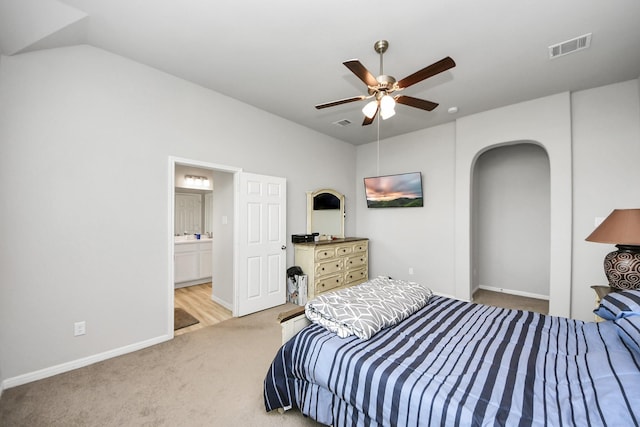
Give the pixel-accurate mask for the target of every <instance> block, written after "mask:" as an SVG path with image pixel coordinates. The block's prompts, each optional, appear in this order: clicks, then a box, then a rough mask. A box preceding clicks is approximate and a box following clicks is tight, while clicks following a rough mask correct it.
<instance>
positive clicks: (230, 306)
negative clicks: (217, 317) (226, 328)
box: [211, 295, 233, 311]
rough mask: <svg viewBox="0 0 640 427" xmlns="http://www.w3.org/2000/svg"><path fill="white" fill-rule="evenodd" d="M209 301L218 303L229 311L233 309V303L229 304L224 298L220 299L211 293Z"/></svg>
mask: <svg viewBox="0 0 640 427" xmlns="http://www.w3.org/2000/svg"><path fill="white" fill-rule="evenodd" d="M211 301H213V302H215V303H218V304H220V305H221V306H223V307H224V308H226V309H227V310H229V311H233V305H231V304H229V303H228V302H227V301H225V300H222V299H220V298H218V297H217V296H215V295H211Z"/></svg>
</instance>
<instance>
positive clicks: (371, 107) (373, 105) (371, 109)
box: [362, 101, 378, 119]
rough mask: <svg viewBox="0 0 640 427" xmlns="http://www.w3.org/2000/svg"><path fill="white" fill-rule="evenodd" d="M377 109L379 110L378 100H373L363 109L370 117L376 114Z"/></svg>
mask: <svg viewBox="0 0 640 427" xmlns="http://www.w3.org/2000/svg"><path fill="white" fill-rule="evenodd" d="M376 111H378V101H371V102H369V103H367V105H365V106H364V108H363V109H362V113H363V114H364V115H365V116H367V117H368V118H370V119H372V118H373V116H375V115H376Z"/></svg>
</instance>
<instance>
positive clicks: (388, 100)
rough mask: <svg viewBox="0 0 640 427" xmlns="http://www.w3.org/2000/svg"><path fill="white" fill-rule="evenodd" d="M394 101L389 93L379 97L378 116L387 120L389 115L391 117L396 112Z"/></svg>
mask: <svg viewBox="0 0 640 427" xmlns="http://www.w3.org/2000/svg"><path fill="white" fill-rule="evenodd" d="M395 107H396V101H395V99H393V98H392V97H391V96H389V95H385V96H383V97H382V98H381V99H380V117H382V120H387V119H388V118H389V117H393V116H394V115H395V114H396V110H395Z"/></svg>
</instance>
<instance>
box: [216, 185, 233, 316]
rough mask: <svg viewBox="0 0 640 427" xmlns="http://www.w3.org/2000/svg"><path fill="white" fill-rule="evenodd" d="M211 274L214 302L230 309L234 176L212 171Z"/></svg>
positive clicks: (231, 300)
mask: <svg viewBox="0 0 640 427" xmlns="http://www.w3.org/2000/svg"><path fill="white" fill-rule="evenodd" d="M213 180H214V182H215V188H214V190H213V251H212V252H213V274H212V277H211V281H212V286H213V294H212V296H213V299H214V301H216V302H218V303H219V304H222V305H223V306H224V307H226V308H228V309H229V310H233V227H234V217H233V207H234V186H233V182H234V180H233V174H232V173H228V172H214V174H213Z"/></svg>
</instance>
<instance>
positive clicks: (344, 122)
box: [333, 119, 351, 127]
mask: <svg viewBox="0 0 640 427" xmlns="http://www.w3.org/2000/svg"><path fill="white" fill-rule="evenodd" d="M333 124H334V125H336V126H341V127H345V126H349V125H350V124H351V121H350V120H347V119H342V120H338V121H337V122H333Z"/></svg>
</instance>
